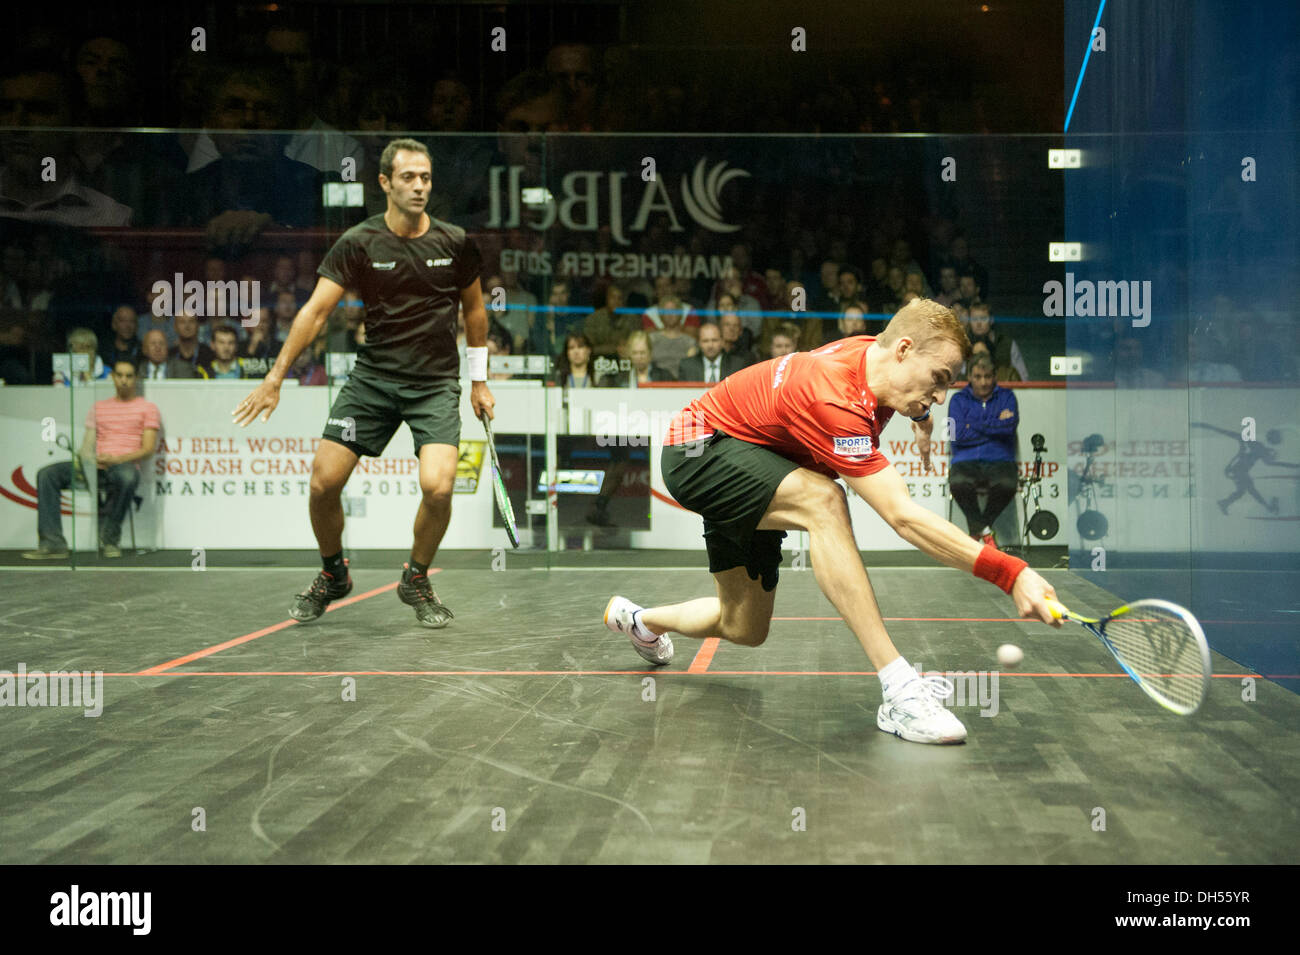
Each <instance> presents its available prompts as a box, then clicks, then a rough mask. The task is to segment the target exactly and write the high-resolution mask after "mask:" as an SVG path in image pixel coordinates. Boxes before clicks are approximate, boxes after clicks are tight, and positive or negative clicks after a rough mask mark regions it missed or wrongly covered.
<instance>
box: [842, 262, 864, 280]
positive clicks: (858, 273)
mask: <svg viewBox="0 0 1300 955" xmlns="http://www.w3.org/2000/svg"><path fill="white" fill-rule="evenodd" d="M846 272H847V273H848V274H849V275H852V276H853V277H854V278H855V279H857V282H858V284H859V285H861V284H862V270H861V269H859V268H858V267H857V266H856V265H842V266H840V272H839V274H840V276H841V277H842V276H843V275H844V274H845V273H846Z"/></svg>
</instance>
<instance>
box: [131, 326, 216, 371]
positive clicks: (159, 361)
mask: <svg viewBox="0 0 1300 955" xmlns="http://www.w3.org/2000/svg"><path fill="white" fill-rule="evenodd" d="M140 352H141V354H142V356H143V357H142V358H141V360H140V373H139V376H138V377H139V378H143V379H146V380H150V381H158V380H161V379H168V378H197V377H198V376H199V374H198V372H197V371H195V370H194V366H193V365H192V364H190V363H189V362H188V361H185V360H184V359H181V358H172V357H169V356H168V354H167V336H166V335H164V334H163V333H162V332H160V331H158V329H156V328H151V329H149V331H147V332H145V333H144V338H143V339H141V341H140ZM115 374H116V373H115Z"/></svg>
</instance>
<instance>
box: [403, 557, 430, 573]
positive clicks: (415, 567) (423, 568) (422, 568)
mask: <svg viewBox="0 0 1300 955" xmlns="http://www.w3.org/2000/svg"><path fill="white" fill-rule="evenodd" d="M409 566H410V568H411V569H410V571H409V572H408V573H407V576H408V577H423V576H425V575H426V574H428V572H429V565H428V564H418V563H416V562H415V560H414V559H412V560H411V561H410V562H409Z"/></svg>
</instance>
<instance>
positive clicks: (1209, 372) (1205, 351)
mask: <svg viewBox="0 0 1300 955" xmlns="http://www.w3.org/2000/svg"><path fill="white" fill-rule="evenodd" d="M1222 357H1223V347H1222V346H1221V345H1220V344H1219V343H1218V342H1216V341H1213V340H1212V339H1210V338H1209V337H1208V336H1205V335H1202V334H1196V333H1193V334H1191V335H1188V336H1187V380H1188V382H1189V383H1192V384H1214V383H1219V382H1227V381H1241V372H1239V371H1238V370H1237V369H1236V367H1235V366H1234V365H1232V364H1230V363H1229V362H1226V361H1219V360H1218V359H1220V358H1222Z"/></svg>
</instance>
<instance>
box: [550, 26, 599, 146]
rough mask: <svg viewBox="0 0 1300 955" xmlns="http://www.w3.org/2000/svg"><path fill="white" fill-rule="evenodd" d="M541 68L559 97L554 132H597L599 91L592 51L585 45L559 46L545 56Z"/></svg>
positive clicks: (568, 44)
mask: <svg viewBox="0 0 1300 955" xmlns="http://www.w3.org/2000/svg"><path fill="white" fill-rule="evenodd" d="M545 66H546V75H547V76H549V77H550V78H551V81H552V82H553V83H554V84H555V89H556V91H557V92H558V93H559V95H560V102H561V107H560V109H561V119H560V122H559V124H558V126H557V128H559V129H563V130H565V131H567V132H571V133H589V132H592V131H593V130H596V129H598V128H599V119H598V115H597V114H598V110H599V106H600V90H599V85H598V81H597V74H596V54H595V51H594V50H593V49H592V48H591V47H589V46H588V45H587V44H585V43H559V44H556V45H555V46H553V47H551V49H550V51H549V52H548V53H547V54H546V63H545Z"/></svg>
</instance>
